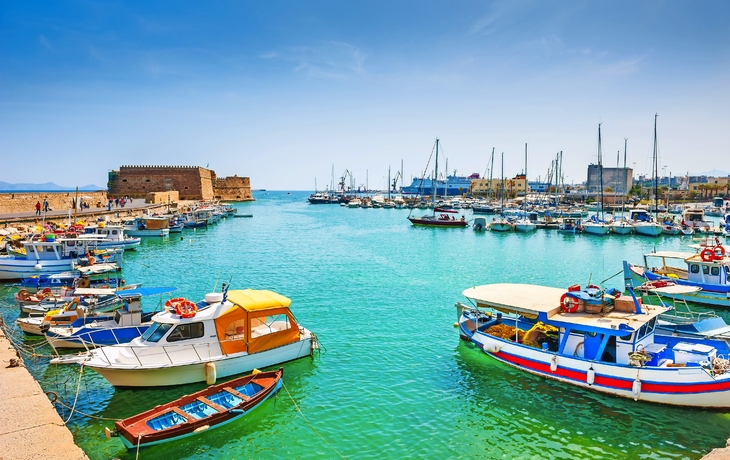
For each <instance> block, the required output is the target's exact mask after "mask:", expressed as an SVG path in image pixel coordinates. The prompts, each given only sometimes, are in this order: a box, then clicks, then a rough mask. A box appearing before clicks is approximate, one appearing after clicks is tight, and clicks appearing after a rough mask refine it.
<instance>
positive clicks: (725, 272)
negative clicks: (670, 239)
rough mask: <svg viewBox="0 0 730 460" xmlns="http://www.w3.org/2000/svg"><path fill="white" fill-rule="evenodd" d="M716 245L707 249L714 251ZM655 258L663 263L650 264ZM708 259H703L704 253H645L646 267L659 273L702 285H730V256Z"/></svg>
mask: <svg viewBox="0 0 730 460" xmlns="http://www.w3.org/2000/svg"><path fill="white" fill-rule="evenodd" d="M716 247H717V246H707V247H706V249H709V250H711V251H714V249H713V248H716ZM713 254H714V252H713ZM653 259H660V260H661V265H660V266H658V267H657V266H651V265H649V263H650V261H651V260H653ZM706 259H708V257H705V258H704V259H703V257H702V253H690V252H678V251H658V252H652V253H649V254H645V255H644V267H646V269H648V270H651V271H652V272H653V273H655V274H657V275H662V276H665V277H669V278H674V279H678V280H686V281H689V282H691V283H694V284H697V285H700V286H701V285H703V284H705V285H715V286H717V285H730V257H727V256H725V257H718V258H714V257H713V258H712V259H711V260H706ZM680 265H681V266H680Z"/></svg>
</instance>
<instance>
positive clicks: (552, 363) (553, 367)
mask: <svg viewBox="0 0 730 460" xmlns="http://www.w3.org/2000/svg"><path fill="white" fill-rule="evenodd" d="M556 370H558V355H554V356H553V359H552V360H551V361H550V372H555V371H556Z"/></svg>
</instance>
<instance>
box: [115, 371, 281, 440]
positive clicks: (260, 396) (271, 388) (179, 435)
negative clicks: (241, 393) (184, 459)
mask: <svg viewBox="0 0 730 460" xmlns="http://www.w3.org/2000/svg"><path fill="white" fill-rule="evenodd" d="M282 373H283V370H282V369H279V370H278V371H275V372H266V373H259V374H255V375H253V376H249V377H242V378H239V379H235V380H232V381H230V382H226V383H223V384H219V385H215V386H213V387H208V388H207V389H205V390H202V391H199V392H197V393H194V394H193V395H190V396H183V397H182V398H180V399H178V400H176V401H173V402H172V403H168V404H165V405H163V406H158V407H155V408H154V409H151V410H149V411H147V412H144V413H142V414H138V415H136V416H134V417H130V418H129V419H125V420H120V421H118V422H116V423H115V428H116V430H117V432H118V433H119V437H120V438H121V440H122V443H123V444H124V446H125V447H126V448H127V449H137V448H139V447H146V446H152V445H155V444H161V443H165V442H169V441H175V440H179V439H183V438H187V437H189V436H193V435H196V434H198V433H202V432H205V431H208V430H211V429H214V428H218V427H220V426H223V425H226V424H228V423H230V422H233V421H235V420H238V419H239V418H241V417H243V416H245V415H248V414H249V413H251V412H252V411H253V410H255V409H256V408H258V407H259V406H261V404H262V403H263V402H264V401H266V400H267V399H269V398H270V397H271V396H274V395H276V394H277V393H278V392H279V390H281V387H282V385H283V383H282V380H281V377H282ZM272 374H275V376H274V377H273V378H274V379H275V380H274V382H272V383H273V384H269V385H267V386H266V387H264V388H262V389H261V391H259V392H258V393H256V394H254V395H252V396H251V397H249V398H248V399H245V400H244V401H242V402H241V403H240V404H238V405H237V406H233V407H231V408H230V409H228V410H223V411H221V412H216V413H213V414H212V415H210V416H207V417H204V418H201V419H195V417H194V416H192V417H191V419H190V420H189V421H187V422H186V423H180V424H177V425H173V426H170V427H166V428H164V429H160V430H152V429H151V428H150V427H149V425H147V424H146V423H147V422H145V420H147V421H148V422H149V420H152V419H154V418H155V416H160V415H162V414H164V413H165V412H168V413H169V412H170V411H171V410H174V409H173V408H177V409H178V410H179V408H180V407H181V406H182V405H183V401H185V402H189V401H193V400H194V398H198V397H203V398H205V397H207V396H209V395H210V394H211V393H214V392H216V391H220V390H223V391H226V390H225V389H224V388H226V387H227V388H232V387H236V386H238V385H240V384H242V383H244V382H246V381H250V382H254V383H258V382H257V377H258V376H263V377H264V378H271V377H269V376H270V375H272ZM259 382H261V383H263V382H262V381H261V380H259ZM246 396H248V395H246ZM182 413H183V414H185V412H182ZM142 423H145V424H144V425H142V426H141V427H140V425H141V424H142ZM140 428H141V429H140Z"/></svg>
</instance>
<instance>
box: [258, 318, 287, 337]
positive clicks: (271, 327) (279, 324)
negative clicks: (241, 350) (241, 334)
mask: <svg viewBox="0 0 730 460" xmlns="http://www.w3.org/2000/svg"><path fill="white" fill-rule="evenodd" d="M287 329H291V323H289V317H288V316H286V315H285V314H283V313H282V314H279V315H273V316H266V317H262V318H254V319H253V320H251V338H255V337H261V336H262V335H267V334H273V333H275V332H279V331H285V330H287Z"/></svg>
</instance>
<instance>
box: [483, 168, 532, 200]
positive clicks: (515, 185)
mask: <svg viewBox="0 0 730 460" xmlns="http://www.w3.org/2000/svg"><path fill="white" fill-rule="evenodd" d="M526 187H527V180H526V178H525V175H524V174H517V175H516V176H515V177H514V178H512V179H507V178H505V179H504V190H505V193H506V195H505V196H509V195H514V196H524V195H525V188H526ZM501 189H502V179H492V181H491V183H490V181H489V179H472V181H471V194H472V195H475V196H487V195H488V194H490V191H491V195H492V197H497V196H499V194H500V190H501ZM528 191H529V188H528Z"/></svg>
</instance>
